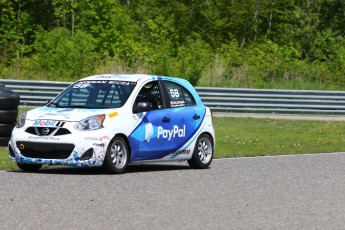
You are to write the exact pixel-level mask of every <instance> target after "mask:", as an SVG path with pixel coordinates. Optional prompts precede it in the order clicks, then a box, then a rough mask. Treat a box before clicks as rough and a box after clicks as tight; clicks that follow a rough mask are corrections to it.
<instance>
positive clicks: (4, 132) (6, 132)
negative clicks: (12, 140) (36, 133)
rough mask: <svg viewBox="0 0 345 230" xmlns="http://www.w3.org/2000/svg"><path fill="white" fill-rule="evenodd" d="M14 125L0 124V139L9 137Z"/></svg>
mask: <svg viewBox="0 0 345 230" xmlns="http://www.w3.org/2000/svg"><path fill="white" fill-rule="evenodd" d="M14 126H15V124H11V125H10V124H0V137H11V134H12V130H13V128H14Z"/></svg>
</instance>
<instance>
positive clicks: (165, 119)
mask: <svg viewBox="0 0 345 230" xmlns="http://www.w3.org/2000/svg"><path fill="white" fill-rule="evenodd" d="M162 122H163V123H168V122H170V118H169V117H164V118H163V119H162Z"/></svg>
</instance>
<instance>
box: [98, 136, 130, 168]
mask: <svg viewBox="0 0 345 230" xmlns="http://www.w3.org/2000/svg"><path fill="white" fill-rule="evenodd" d="M128 161H129V150H128V146H127V143H126V141H125V140H124V139H123V138H122V137H115V138H114V139H113V140H112V141H111V142H110V144H109V146H108V150H107V154H106V155H105V158H104V162H103V168H104V170H105V171H106V172H107V173H110V174H118V173H123V172H124V171H125V170H126V168H127V165H128Z"/></svg>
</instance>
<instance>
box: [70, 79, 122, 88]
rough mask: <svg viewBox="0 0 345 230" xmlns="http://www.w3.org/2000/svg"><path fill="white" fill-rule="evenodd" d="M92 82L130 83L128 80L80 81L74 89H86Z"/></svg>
mask: <svg viewBox="0 0 345 230" xmlns="http://www.w3.org/2000/svg"><path fill="white" fill-rule="evenodd" d="M90 84H111V85H129V82H128V81H101V80H99V81H97V80H93V81H80V82H78V83H76V84H75V85H74V86H73V88H74V89H84V88H87V87H88V86H89V85H90Z"/></svg>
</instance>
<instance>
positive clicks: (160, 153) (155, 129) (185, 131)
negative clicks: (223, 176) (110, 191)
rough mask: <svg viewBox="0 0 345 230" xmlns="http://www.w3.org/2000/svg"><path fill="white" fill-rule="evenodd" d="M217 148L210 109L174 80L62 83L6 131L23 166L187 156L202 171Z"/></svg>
mask: <svg viewBox="0 0 345 230" xmlns="http://www.w3.org/2000/svg"><path fill="white" fill-rule="evenodd" d="M214 148H215V134H214V129H213V126H212V116H211V111H210V109H209V108H207V107H206V106H205V105H204V104H203V103H202V101H201V99H200V97H199V96H198V94H197V92H196V90H195V89H194V87H193V86H192V85H191V84H190V83H188V81H186V80H184V79H179V78H172V77H163V76H152V75H143V74H127V75H112V74H106V75H96V76H90V77H87V78H83V79H81V80H79V81H77V82H75V83H73V84H71V85H70V86H69V87H68V88H66V89H65V90H64V91H63V92H62V93H60V94H59V95H58V96H57V97H56V98H55V99H53V100H52V101H51V102H49V103H48V104H47V105H46V106H44V107H40V108H36V109H34V110H31V111H28V112H27V113H24V114H22V115H21V116H20V117H19V119H18V123H17V125H16V127H15V128H14V130H13V132H12V137H11V140H10V142H9V146H8V150H9V156H10V158H11V160H12V161H13V162H15V163H17V165H18V166H19V168H21V169H22V170H25V171H35V170H38V169H40V168H41V166H42V165H43V164H48V165H71V166H81V167H83V166H91V167H93V166H102V168H104V170H106V172H108V173H122V172H124V171H125V170H126V167H127V165H128V164H133V163H140V162H148V161H188V163H189V165H190V166H191V167H192V168H199V169H203V168H207V167H209V165H210V164H211V161H212V158H213V153H214Z"/></svg>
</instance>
